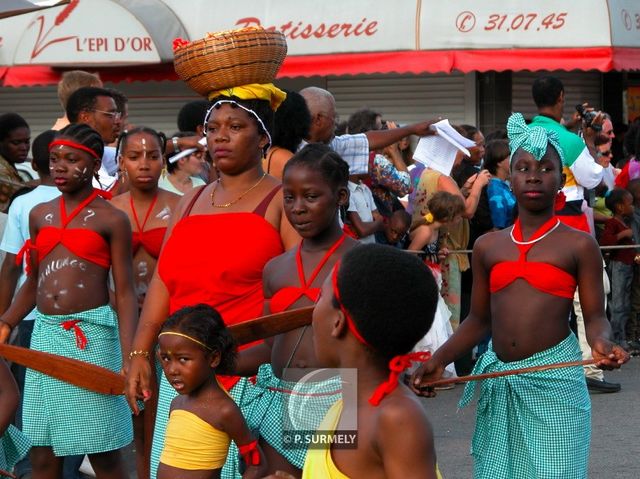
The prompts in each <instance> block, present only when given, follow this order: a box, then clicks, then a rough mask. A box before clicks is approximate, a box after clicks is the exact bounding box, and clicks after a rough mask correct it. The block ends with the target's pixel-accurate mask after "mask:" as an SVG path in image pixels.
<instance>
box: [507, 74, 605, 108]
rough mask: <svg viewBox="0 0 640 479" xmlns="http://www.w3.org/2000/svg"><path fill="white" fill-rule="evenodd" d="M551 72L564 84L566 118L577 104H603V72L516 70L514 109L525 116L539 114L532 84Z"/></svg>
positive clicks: (598, 105)
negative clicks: (532, 95) (532, 91)
mask: <svg viewBox="0 0 640 479" xmlns="http://www.w3.org/2000/svg"><path fill="white" fill-rule="evenodd" d="M545 74H550V75H553V76H555V77H557V78H559V79H560V80H561V81H562V83H563V84H564V90H565V105H564V117H565V120H567V119H569V117H570V116H571V115H572V114H573V112H574V111H575V106H576V105H578V104H580V103H584V102H585V101H587V102H589V104H590V105H592V106H593V107H595V108H601V106H602V73H600V72H597V71H588V72H582V71H580V72H578V71H574V72H564V71H554V72H514V73H513V82H512V91H513V97H512V111H517V112H520V113H522V114H523V115H524V117H525V118H531V117H533V116H535V115H536V114H537V109H536V105H535V103H533V99H532V98H531V85H532V84H533V82H534V80H535V79H536V78H538V77H539V76H542V75H545Z"/></svg>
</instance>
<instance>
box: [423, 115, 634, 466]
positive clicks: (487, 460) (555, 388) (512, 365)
mask: <svg viewBox="0 0 640 479" xmlns="http://www.w3.org/2000/svg"><path fill="white" fill-rule="evenodd" d="M507 128H508V131H509V140H510V149H511V151H512V156H511V184H512V187H513V191H514V194H515V196H516V200H517V203H518V211H519V217H518V219H517V221H516V223H515V225H514V227H513V228H509V229H505V230H500V231H496V232H492V233H488V234H486V235H483V236H482V237H480V238H479V239H478V241H476V243H475V245H474V248H473V291H472V304H471V311H470V313H469V315H468V316H467V318H466V319H465V320H464V321H463V322H462V323H461V324H460V327H459V328H458V329H457V331H456V332H455V333H454V334H453V336H451V338H449V340H448V341H447V342H446V343H445V344H444V345H443V346H442V347H440V348H439V349H438V351H436V353H435V354H434V355H433V357H432V358H431V359H430V360H429V361H428V362H426V363H425V364H424V365H422V366H421V367H420V368H419V369H418V371H417V372H416V374H415V375H414V382H413V385H414V386H415V387H416V388H417V389H418V390H421V391H422V394H425V395H428V396H432V395H433V394H434V392H433V390H432V389H421V388H424V386H426V385H427V384H429V383H430V382H432V381H434V380H437V379H439V378H440V377H441V376H442V373H443V371H444V368H445V366H446V365H447V364H449V363H451V362H452V361H453V360H454V359H456V358H457V357H459V356H460V354H462V353H463V352H464V351H466V350H468V349H469V348H471V347H472V346H473V345H474V344H477V343H478V342H479V341H480V340H481V339H482V338H484V337H485V336H486V335H487V333H489V332H492V333H493V335H492V340H491V342H490V343H489V349H488V350H487V351H486V352H485V353H484V354H483V355H482V356H480V358H479V359H478V362H477V363H476V366H475V368H474V374H481V373H485V372H499V371H509V370H513V369H519V368H524V367H531V366H539V365H545V364H550V363H556V362H571V361H578V360H580V359H581V352H580V347H579V344H578V340H577V338H576V337H575V335H574V334H573V333H572V332H571V330H570V329H569V322H568V321H567V318H568V317H569V313H570V311H571V307H572V304H573V296H574V292H575V290H576V287H578V290H579V292H580V303H581V305H582V311H583V314H584V318H585V326H586V330H587V338H588V341H589V345H590V346H591V349H592V354H593V357H594V359H596V361H597V365H598V366H599V367H601V368H604V369H610V368H617V367H620V365H621V364H623V363H624V362H626V361H628V360H629V355H628V354H627V353H626V352H625V351H624V350H623V349H622V348H620V347H619V346H617V345H615V344H613V343H612V342H611V341H610V340H609V334H610V327H609V323H608V321H607V318H606V316H605V314H604V292H603V286H602V283H601V282H599V281H594V278H601V277H602V259H601V255H600V252H599V250H598V246H597V244H596V242H595V241H594V239H593V238H592V237H591V236H590V235H589V234H587V233H584V232H582V231H578V230H575V229H573V228H570V227H568V226H566V225H564V224H563V223H561V222H560V221H559V219H558V218H557V217H556V216H555V215H554V202H555V198H556V195H557V193H558V191H559V190H560V188H561V187H562V181H563V176H562V150H561V148H560V145H559V143H558V139H557V135H556V134H555V133H554V132H548V131H546V130H544V129H543V128H540V127H535V128H530V127H529V126H528V125H527V124H526V123H525V121H524V118H523V117H522V115H521V114H519V113H516V114H514V115H512V116H511V117H510V118H509V121H508V123H507ZM474 389H475V385H474V383H469V384H468V385H467V386H466V387H465V391H464V394H463V396H462V399H461V401H460V406H461V407H463V406H465V405H467V404H468V403H469V402H470V401H471V399H472V397H473V392H474ZM590 437H591V404H590V402H589V394H588V392H587V387H586V384H585V379H584V373H583V371H582V368H581V367H570V368H560V369H553V370H547V371H539V372H535V373H528V374H515V375H510V376H504V377H499V378H493V379H487V380H484V381H482V382H481V395H480V399H479V404H478V407H477V416H476V429H475V433H474V437H473V440H472V446H471V453H472V455H473V456H474V478H476V479H479V478H483V479H495V478H497V477H509V478H521V477H523V478H524V477H554V478H555V477H557V478H563V479H572V478H574V479H582V478H584V477H586V476H587V466H588V455H589V443H590ZM550 444H551V445H552V447H549V445H550Z"/></svg>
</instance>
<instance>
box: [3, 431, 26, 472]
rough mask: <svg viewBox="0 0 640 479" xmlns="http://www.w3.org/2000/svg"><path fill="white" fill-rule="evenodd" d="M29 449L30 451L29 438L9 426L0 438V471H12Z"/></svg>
mask: <svg viewBox="0 0 640 479" xmlns="http://www.w3.org/2000/svg"><path fill="white" fill-rule="evenodd" d="M29 449H31V441H29V438H27V436H25V435H24V434H23V433H21V432H20V431H19V430H18V429H17V428H16V427H15V426H12V425H9V427H8V428H7V430H6V431H5V432H4V434H3V435H2V436H0V469H4V470H5V471H11V470H13V467H14V466H15V465H16V464H17V463H18V461H20V460H21V459H22V458H23V457H24V456H26V455H27V453H28V452H29Z"/></svg>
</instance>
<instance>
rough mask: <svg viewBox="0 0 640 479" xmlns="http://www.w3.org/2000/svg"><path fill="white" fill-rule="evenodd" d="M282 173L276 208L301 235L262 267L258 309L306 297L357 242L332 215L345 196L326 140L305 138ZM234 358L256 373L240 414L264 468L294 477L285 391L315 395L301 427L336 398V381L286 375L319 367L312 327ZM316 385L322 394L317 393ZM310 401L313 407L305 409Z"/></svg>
mask: <svg viewBox="0 0 640 479" xmlns="http://www.w3.org/2000/svg"><path fill="white" fill-rule="evenodd" d="M283 174H284V177H283V197H284V210H285V213H286V215H287V218H288V219H289V221H290V223H291V224H292V225H293V227H294V228H295V229H296V231H297V232H298V233H299V234H300V236H302V238H303V240H302V241H301V242H300V243H299V245H298V247H297V248H294V249H291V250H289V251H287V252H286V253H284V254H282V255H280V256H278V257H276V258H274V259H272V260H271V261H270V262H269V263H268V264H267V265H266V267H265V268H264V273H263V284H264V296H265V299H266V301H265V310H264V313H265V314H271V313H278V312H281V311H286V310H288V309H295V308H301V307H304V306H310V305H312V304H314V303H315V302H316V301H317V300H318V297H319V295H320V288H321V286H322V282H323V281H324V279H325V278H326V277H327V276H328V275H329V273H330V271H331V268H332V267H333V265H334V264H335V263H336V261H338V260H339V259H340V258H341V257H342V255H343V254H345V253H346V252H347V251H349V250H350V249H351V248H353V247H355V246H357V245H358V244H359V243H358V241H356V240H354V239H353V238H351V237H348V236H346V235H345V234H344V233H343V231H342V229H341V228H340V223H339V220H338V212H339V210H340V208H341V207H343V206H345V205H347V204H348V203H349V190H348V188H347V183H348V181H349V166H348V165H347V163H346V162H345V161H344V160H343V159H342V158H341V157H340V155H338V154H337V153H336V152H334V151H333V150H331V148H329V147H328V146H326V145H322V144H319V143H315V144H309V145H307V146H305V147H304V148H303V149H302V150H300V151H299V152H298V153H296V154H295V155H294V156H293V157H292V158H291V159H290V160H289V161H288V162H287V164H286V165H285V167H284V173H283ZM241 358H242V359H241V362H242V363H243V364H241V365H240V368H241V369H242V373H243V374H248V375H253V374H256V372H257V373H258V378H257V383H256V387H255V388H252V389H251V390H250V391H249V392H248V393H247V394H248V395H249V396H251V395H256V396H259V398H258V399H257V400H255V401H254V400H251V401H250V403H251V406H250V407H249V408H248V413H251V416H252V417H251V418H250V421H252V422H254V424H252V426H253V427H255V428H256V429H257V430H258V431H259V433H260V445H261V446H262V448H263V450H264V451H265V454H266V456H267V459H268V464H269V469H270V470H271V471H273V472H275V471H276V470H282V471H288V472H290V473H292V474H295V475H296V476H299V475H300V474H301V470H302V466H303V464H304V458H305V455H306V449H304V448H303V449H291V448H286V447H283V446H284V445H283V444H282V437H283V434H282V428H283V422H284V421H283V417H284V415H285V414H286V405H287V401H288V397H289V394H288V393H287V391H291V390H292V389H293V388H295V389H296V391H297V392H300V391H301V388H302V389H304V388H305V387H306V386H309V389H310V390H311V389H313V391H314V393H316V394H315V396H314V397H316V398H318V399H317V400H316V401H314V402H313V404H311V403H310V402H309V401H311V396H309V401H308V402H307V403H306V404H307V407H305V409H307V410H306V413H308V415H309V417H310V419H311V420H313V417H315V419H317V421H316V422H313V423H312V424H309V425H308V426H309V427H305V429H308V430H315V429H316V428H317V426H318V424H319V421H320V420H321V419H322V418H323V417H324V414H325V412H326V410H327V409H328V407H329V406H330V405H331V404H332V403H333V402H335V400H336V398H337V397H339V390H340V383H339V381H326V382H323V383H318V382H314V383H311V384H301V383H296V381H298V380H299V379H300V377H298V376H292V375H291V372H290V371H289V370H288V368H317V367H318V366H319V365H318V361H317V360H316V356H315V353H314V350H313V332H312V330H311V328H309V327H307V326H305V327H303V328H298V329H295V330H293V331H289V332H288V333H284V334H281V335H279V336H276V337H275V338H273V339H272V340H268V341H267V342H265V343H263V344H261V345H258V346H256V347H254V348H251V349H250V350H245V351H244V352H243V353H242V354H241ZM261 364H262V366H260V368H259V369H258V366H259V365H261ZM320 390H322V391H323V392H325V393H327V394H324V395H318V394H317V393H318V392H319V391H320ZM331 392H333V394H331ZM336 394H337V396H336ZM312 406H313V409H314V410H313V411H310V410H309V409H310V408H312Z"/></svg>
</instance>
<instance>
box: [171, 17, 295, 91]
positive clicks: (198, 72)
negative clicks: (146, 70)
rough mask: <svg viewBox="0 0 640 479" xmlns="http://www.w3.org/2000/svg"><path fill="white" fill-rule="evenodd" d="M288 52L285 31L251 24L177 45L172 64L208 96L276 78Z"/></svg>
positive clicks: (180, 74) (178, 72)
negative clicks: (281, 31) (251, 25)
mask: <svg viewBox="0 0 640 479" xmlns="http://www.w3.org/2000/svg"><path fill="white" fill-rule="evenodd" d="M286 55H287V41H286V40H285V37H284V35H283V34H282V33H280V32H276V31H269V30H265V29H263V28H257V27H250V28H242V29H239V30H227V31H224V32H217V33H209V34H207V36H206V37H205V38H202V39H200V40H195V41H193V42H190V43H187V44H182V45H178V46H176V48H175V49H174V60H173V65H174V68H175V70H176V73H177V74H178V76H179V77H180V78H181V79H182V80H183V81H184V82H185V83H186V84H187V85H189V87H191V88H192V89H193V90H195V91H196V92H198V93H199V94H201V95H203V96H207V94H208V93H209V92H210V91H214V90H222V89H224V88H231V87H234V86H240V85H247V84H250V83H271V82H273V80H274V79H275V77H276V74H277V73H278V70H279V69H280V66H281V65H282V62H283V61H284V58H285V56H286Z"/></svg>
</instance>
